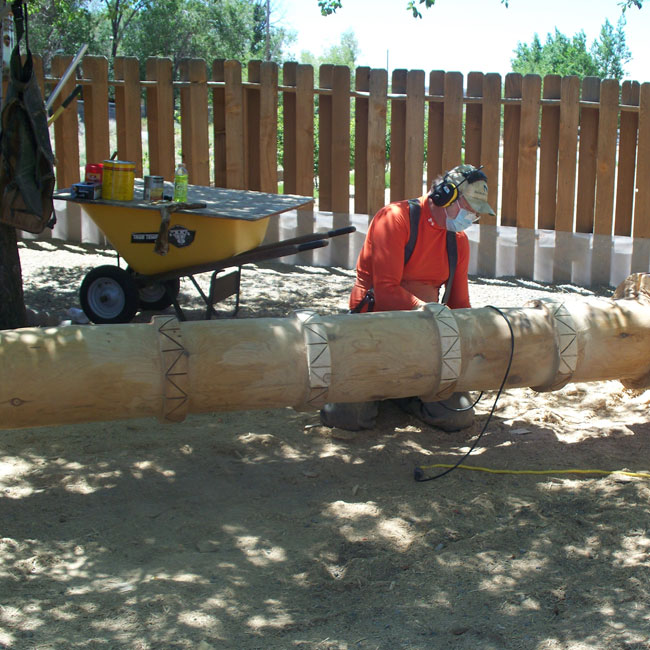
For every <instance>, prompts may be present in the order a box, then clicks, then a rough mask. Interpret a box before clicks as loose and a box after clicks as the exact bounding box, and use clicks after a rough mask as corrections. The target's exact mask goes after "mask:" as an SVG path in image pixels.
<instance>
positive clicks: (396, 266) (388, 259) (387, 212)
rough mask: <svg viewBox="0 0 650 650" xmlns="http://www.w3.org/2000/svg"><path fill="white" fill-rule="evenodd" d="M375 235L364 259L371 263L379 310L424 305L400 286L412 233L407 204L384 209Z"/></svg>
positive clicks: (374, 226) (376, 221)
mask: <svg viewBox="0 0 650 650" xmlns="http://www.w3.org/2000/svg"><path fill="white" fill-rule="evenodd" d="M371 225H372V236H371V237H369V238H368V241H367V245H368V249H367V250H366V251H364V252H365V253H366V255H365V256H363V258H364V259H363V260H360V261H362V262H363V261H366V262H369V268H367V270H368V271H369V274H370V277H371V278H372V280H373V287H374V291H375V310H376V311H395V310H408V309H413V308H414V307H417V306H418V305H420V304H422V301H421V300H418V298H416V297H415V296H414V295H413V294H412V293H410V292H408V291H406V289H404V288H403V287H402V286H400V283H401V281H402V275H403V273H404V249H405V248H406V243H407V242H408V238H409V233H410V229H411V227H410V222H409V210H408V202H406V201H400V202H399V203H396V204H391V205H388V206H386V207H385V208H382V210H380V211H379V212H378V213H377V214H376V215H375V217H374V218H373V223H372V224H371Z"/></svg>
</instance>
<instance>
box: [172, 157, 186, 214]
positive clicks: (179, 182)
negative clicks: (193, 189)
mask: <svg viewBox="0 0 650 650" xmlns="http://www.w3.org/2000/svg"><path fill="white" fill-rule="evenodd" d="M187 180H188V174H187V167H185V161H184V159H183V160H181V162H179V163H178V166H177V167H176V171H175V172H174V199H173V200H174V201H176V202H177V203H185V202H186V201H187Z"/></svg>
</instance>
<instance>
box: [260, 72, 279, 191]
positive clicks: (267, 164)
mask: <svg viewBox="0 0 650 650" xmlns="http://www.w3.org/2000/svg"><path fill="white" fill-rule="evenodd" d="M260 81H261V84H262V85H261V87H260V188H261V190H262V191H263V192H270V193H272V194H275V193H277V191H278V66H277V64H276V63H274V62H272V61H265V62H264V63H262V66H261V78H260Z"/></svg>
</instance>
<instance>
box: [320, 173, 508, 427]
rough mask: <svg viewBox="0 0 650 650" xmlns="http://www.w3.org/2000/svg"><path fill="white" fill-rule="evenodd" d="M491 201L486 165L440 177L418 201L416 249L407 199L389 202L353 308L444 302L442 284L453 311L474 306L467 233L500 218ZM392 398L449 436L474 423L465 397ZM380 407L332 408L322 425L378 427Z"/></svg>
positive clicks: (366, 250)
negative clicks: (481, 218) (481, 221)
mask: <svg viewBox="0 0 650 650" xmlns="http://www.w3.org/2000/svg"><path fill="white" fill-rule="evenodd" d="M487 197H488V186H487V177H486V176H485V174H484V173H483V172H482V171H481V170H480V168H478V169H477V168H476V167H473V166H472V165H459V166H457V167H454V169H452V170H450V171H448V172H447V173H446V174H445V175H444V176H442V177H440V178H437V179H436V180H435V181H434V182H433V184H432V187H431V190H430V191H429V193H428V194H426V195H425V196H421V197H420V198H419V199H417V201H418V202H419V213H420V214H419V220H418V228H417V238H416V239H415V245H414V247H413V240H412V239H411V242H410V244H409V240H410V237H411V221H410V219H411V217H410V210H409V202H408V201H399V202H397V203H391V204H389V205H387V206H385V207H383V208H382V209H381V210H379V212H377V214H376V215H375V216H374V217H373V220H372V222H371V224H370V227H369V228H368V233H367V235H366V239H365V242H364V244H363V247H362V249H361V253H360V254H359V259H358V261H357V278H356V282H355V284H354V287H353V288H352V292H351V294H350V311H351V312H352V313H354V312H362V311H395V310H409V309H418V308H420V307H422V305H424V304H426V303H428V302H438V301H440V300H441V298H440V288H441V286H442V285H445V300H444V302H445V303H446V304H447V306H448V307H449V308H450V309H459V308H465V307H470V301H469V286H468V277H467V273H468V268H469V240H468V239H467V234H466V233H465V232H463V231H464V230H466V229H467V228H468V227H469V226H470V225H471V224H472V223H473V222H474V221H476V220H477V219H478V215H479V214H491V215H494V214H495V212H494V210H493V209H492V208H491V207H490V205H489V204H488V202H487ZM448 233H452V234H451V235H449V234H448ZM414 236H415V234H414ZM448 237H453V238H455V240H456V246H455V248H456V255H455V257H456V263H455V269H454V270H453V272H452V275H451V277H450V263H449V254H448V250H447V248H448V245H447V242H448ZM451 244H452V246H451V248H452V249H453V242H451ZM409 249H410V252H409V253H406V251H407V250H409ZM452 257H453V254H452ZM407 258H408V259H407ZM452 268H453V264H452ZM447 285H449V286H447ZM394 401H395V402H396V403H397V404H398V405H399V406H400V408H402V409H403V410H404V411H406V412H408V413H411V414H412V415H415V416H416V417H417V418H419V419H420V420H422V421H424V422H426V423H427V424H430V425H432V426H436V427H438V428H441V429H443V430H445V431H458V430H459V429H464V428H466V427H469V426H471V424H472V423H473V421H474V412H473V409H472V408H471V402H470V400H469V396H468V394H467V393H454V394H453V395H452V396H451V397H449V398H448V399H447V400H443V401H442V402H423V401H422V400H420V399H419V398H418V397H410V398H404V399H399V400H394ZM378 404H379V403H378V402H362V403H347V404H345V403H336V404H326V405H325V406H324V407H323V409H322V410H321V422H322V423H323V424H324V425H325V426H329V427H338V428H340V429H348V430H351V431H357V430H359V429H372V428H374V426H375V422H376V418H377V414H378Z"/></svg>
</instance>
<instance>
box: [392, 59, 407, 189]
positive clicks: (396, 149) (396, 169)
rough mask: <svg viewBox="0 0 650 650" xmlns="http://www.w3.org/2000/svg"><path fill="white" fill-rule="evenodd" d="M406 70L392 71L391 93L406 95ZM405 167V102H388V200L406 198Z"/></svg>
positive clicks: (398, 100) (397, 100) (393, 100)
mask: <svg viewBox="0 0 650 650" xmlns="http://www.w3.org/2000/svg"><path fill="white" fill-rule="evenodd" d="M407 75H408V71H407V70H393V76H392V80H391V88H390V90H391V93H392V94H393V95H405V94H406V79H407ZM405 166H406V101H404V100H401V99H391V101H390V200H391V202H394V201H402V200H404V199H407V198H409V197H408V196H406V187H405V186H404V167H405Z"/></svg>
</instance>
